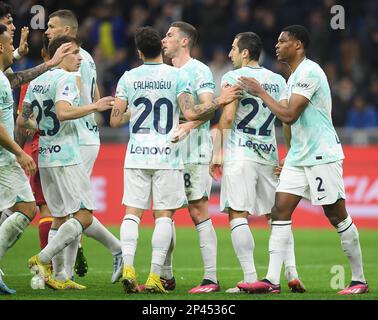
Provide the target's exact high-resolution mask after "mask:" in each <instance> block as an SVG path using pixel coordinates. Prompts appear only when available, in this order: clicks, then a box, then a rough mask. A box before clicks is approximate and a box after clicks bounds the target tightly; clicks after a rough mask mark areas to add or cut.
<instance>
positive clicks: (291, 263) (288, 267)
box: [284, 229, 298, 281]
mask: <svg viewBox="0 0 378 320" xmlns="http://www.w3.org/2000/svg"><path fill="white" fill-rule="evenodd" d="M284 264H285V277H286V279H287V281H290V280H293V279H298V272H297V267H296V264H295V253H294V237H293V232H292V230H291V229H290V234H289V240H288V243H287V251H286V254H285V256H284Z"/></svg>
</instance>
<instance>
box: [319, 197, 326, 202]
mask: <svg viewBox="0 0 378 320" xmlns="http://www.w3.org/2000/svg"><path fill="white" fill-rule="evenodd" d="M325 197H326V196H324V197H321V198H319V197H318V201H320V200H323V199H324V198H325Z"/></svg>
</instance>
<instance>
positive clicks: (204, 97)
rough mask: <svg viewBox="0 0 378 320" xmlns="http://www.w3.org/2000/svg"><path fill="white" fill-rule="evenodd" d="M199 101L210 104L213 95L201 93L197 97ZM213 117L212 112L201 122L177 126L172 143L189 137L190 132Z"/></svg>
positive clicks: (196, 121)
mask: <svg viewBox="0 0 378 320" xmlns="http://www.w3.org/2000/svg"><path fill="white" fill-rule="evenodd" d="M199 100H200V102H201V103H202V104H210V103H211V101H212V100H213V94H212V93H210V92H204V93H201V94H200V95H199ZM213 117H214V112H213V113H211V114H209V115H208V116H207V117H206V118H204V119H203V120H194V121H189V122H184V123H181V124H179V126H178V127H177V128H176V129H175V132H174V133H173V137H172V142H173V143H176V142H179V141H180V140H182V139H184V138H185V137H186V136H188V135H189V133H190V131H191V130H194V129H196V128H198V127H199V126H200V125H202V124H204V123H205V122H206V121H209V120H210V119H212V118H213Z"/></svg>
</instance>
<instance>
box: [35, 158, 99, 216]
mask: <svg viewBox="0 0 378 320" xmlns="http://www.w3.org/2000/svg"><path fill="white" fill-rule="evenodd" d="M39 173H40V175H41V184H42V191H43V194H44V196H45V199H46V203H47V205H48V207H49V209H50V211H51V214H52V216H53V217H57V218H62V217H65V216H67V215H70V214H74V213H76V212H78V211H79V210H80V209H87V210H95V209H96V207H95V205H94V200H93V195H92V189H91V183H90V181H89V176H88V174H87V173H86V171H85V169H84V167H83V166H82V165H81V164H77V165H72V166H66V167H54V168H39Z"/></svg>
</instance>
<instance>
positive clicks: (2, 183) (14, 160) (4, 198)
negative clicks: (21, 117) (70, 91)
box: [0, 25, 37, 294]
mask: <svg viewBox="0 0 378 320" xmlns="http://www.w3.org/2000/svg"><path fill="white" fill-rule="evenodd" d="M0 46H1V50H0V211H1V210H4V209H8V208H10V210H11V211H12V212H13V214H12V215H11V216H10V217H8V218H7V219H6V220H5V221H4V223H3V224H2V225H1V226H0V261H1V260H2V258H3V257H4V255H5V253H6V252H7V251H8V249H9V248H10V247H12V246H13V245H14V244H15V243H16V241H17V240H18V239H19V237H20V236H21V235H22V232H23V231H24V230H25V228H26V227H27V226H28V225H29V223H30V222H31V221H32V220H33V218H34V216H35V214H36V210H37V208H36V205H35V200H34V196H33V193H32V191H31V188H30V185H29V182H28V179H27V177H26V175H25V173H24V171H23V169H24V170H25V171H26V173H27V174H33V173H34V172H35V169H36V166H35V163H34V161H33V159H32V158H31V157H30V156H29V155H27V154H26V153H25V152H24V151H23V150H22V149H21V148H20V147H19V146H18V145H17V143H16V142H15V141H14V138H13V135H14V119H13V95H12V89H11V86H10V83H9V80H8V79H7V78H6V76H5V75H4V69H5V67H6V66H8V65H9V64H10V63H12V60H13V56H12V52H13V49H14V48H13V39H12V37H11V35H10V34H9V33H8V31H7V29H6V27H5V26H4V25H0ZM2 275H3V273H2V271H1V270H0V294H13V293H15V292H16V291H15V290H12V289H9V288H8V287H7V286H6V284H5V283H4V281H3V279H2Z"/></svg>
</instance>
